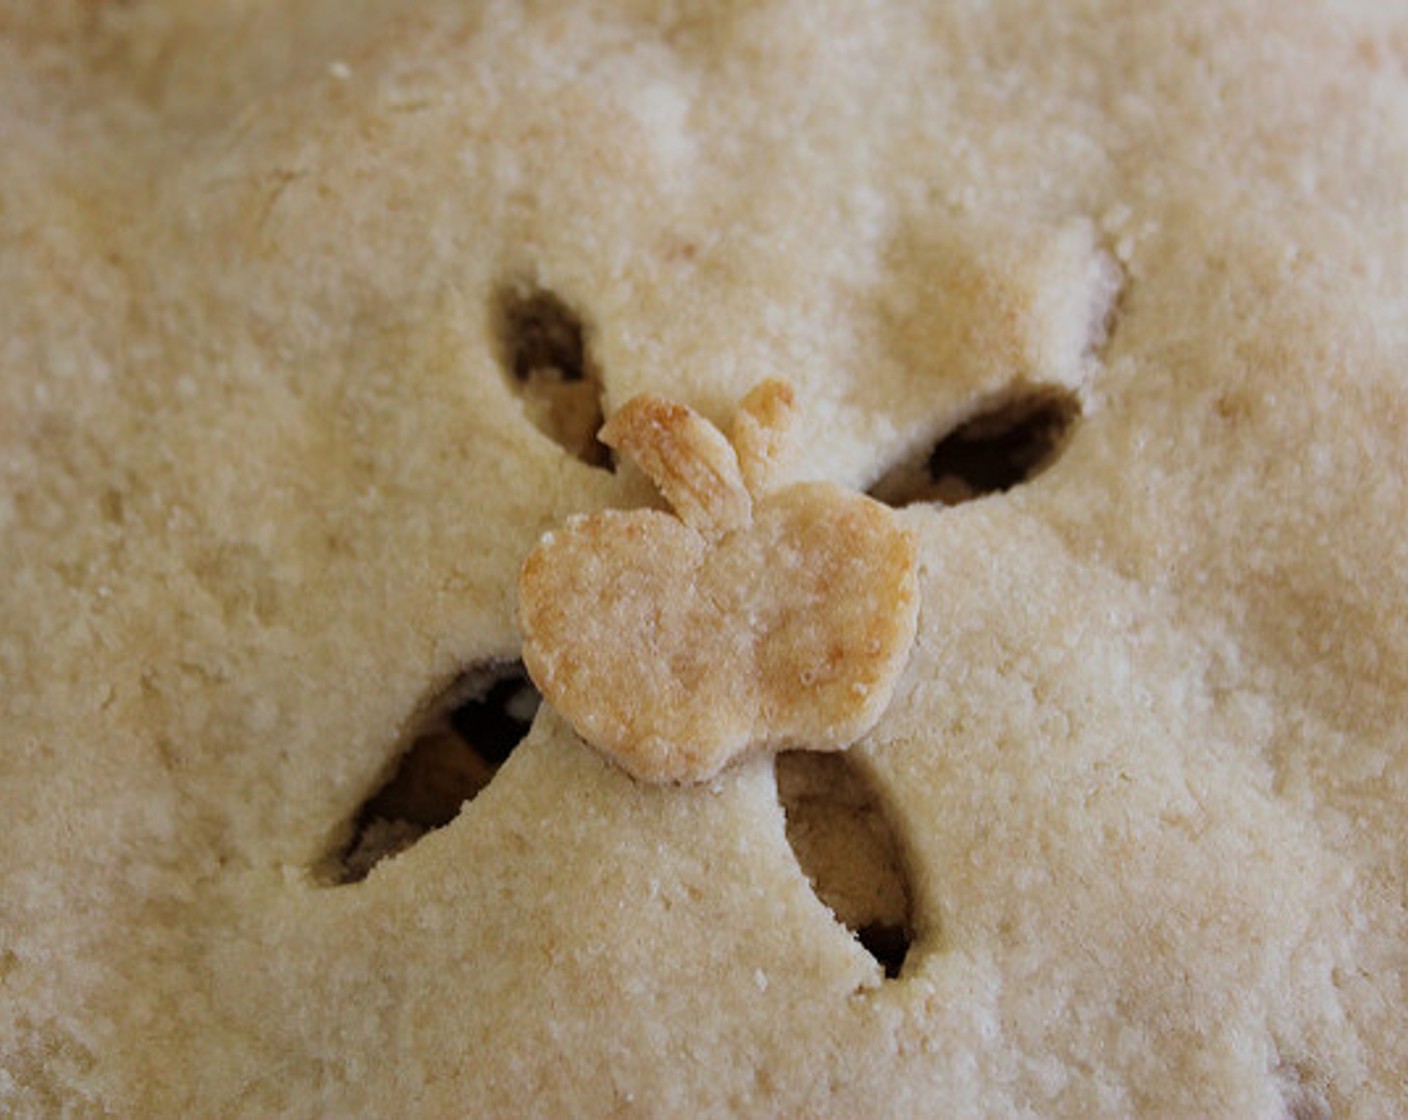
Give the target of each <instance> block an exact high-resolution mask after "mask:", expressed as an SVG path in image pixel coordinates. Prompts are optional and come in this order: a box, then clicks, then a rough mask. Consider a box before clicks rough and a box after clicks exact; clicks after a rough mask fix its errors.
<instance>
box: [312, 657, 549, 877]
mask: <svg viewBox="0 0 1408 1120" xmlns="http://www.w3.org/2000/svg"><path fill="white" fill-rule="evenodd" d="M539 700H540V697H539V695H538V690H537V689H536V688H534V687H533V682H532V681H530V680H529V679H528V674H527V672H526V671H525V670H524V668H523V664H522V662H514V663H512V664H507V665H503V664H501V665H497V666H492V667H488V668H484V669H478V670H473V671H471V672H469V673H466V674H463V675H462V676H461V677H460V678H459V680H458V681H457V682H456V685H455V687H453V688H452V689H451V690H450V692H449V694H448V695H447V697H446V698H445V700H444V701H443V702H442V703H440V704H438V705H436V706H435V708H434V710H433V714H432V715H431V716H430V717H429V718H428V719H426V720H425V721H424V723H423V724H422V726H421V728H420V729H419V731H418V732H417V733H416V734H415V735H414V736H413V737H412V739H411V745H410V746H409V748H407V750H406V752H405V754H403V755H402V756H401V759H400V762H399V763H398V764H397V766H396V769H395V771H394V772H393V773H392V774H391V777H390V778H389V779H388V780H387V781H386V783H385V784H384V785H382V786H381V787H380V788H379V789H378V790H377V791H376V792H375V793H374V794H372V796H371V797H370V798H368V799H367V801H366V802H365V803H364V804H363V805H362V807H361V809H360V810H358V812H357V815H356V820H355V824H354V826H353V832H352V839H351V841H350V842H349V843H348V844H347V845H346V847H345V848H343V850H342V852H341V853H340V854H339V855H338V856H337V858H336V860H335V861H334V866H333V867H332V869H331V874H330V878H331V879H332V881H333V882H335V883H339V884H342V883H356V882H360V881H361V880H363V879H365V878H366V877H367V875H368V874H369V873H370V872H371V870H372V868H373V867H375V866H376V865H377V864H378V863H380V862H381V861H382V860H383V859H386V858H387V857H388V856H393V855H397V854H398V853H400V852H403V851H405V850H406V849H407V848H409V847H411V845H413V844H415V843H416V842H417V841H418V840H420V839H421V837H423V836H425V835H426V834H427V833H430V832H433V831H435V830H436V829H437V828H443V827H444V826H445V825H447V824H449V823H450V822H451V821H452V820H454V819H455V817H456V816H457V815H458V814H459V811H460V809H461V808H462V807H463V806H464V803H465V802H467V801H471V800H473V799H474V798H475V797H476V796H478V794H479V793H480V792H481V791H482V790H483V789H484V787H485V786H487V785H488V784H489V782H490V781H492V780H493V778H494V775H495V774H496V773H497V772H498V769H499V767H500V766H502V765H503V764H504V763H505V762H506V761H507V760H508V757H509V755H510V754H512V753H513V749H514V747H516V746H517V745H518V743H519V742H520V741H521V740H522V738H523V736H524V735H526V734H527V732H528V728H529V726H530V725H531V723H532V721H533V716H534V715H535V714H536V712H537V709H538V703H539Z"/></svg>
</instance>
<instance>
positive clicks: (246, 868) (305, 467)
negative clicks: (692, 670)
mask: <svg viewBox="0 0 1408 1120" xmlns="http://www.w3.org/2000/svg"><path fill="white" fill-rule="evenodd" d="M1406 194H1408V8H1405V6H1404V5H1403V4H1400V3H1379V2H1375V3H1367V2H1366V3H1362V4H1323V5H1317V4H1309V3H1298V2H1297V3H1270V2H1264V3H1249V4H1244V5H1238V6H1237V7H1236V10H1235V11H1232V10H1229V6H1226V5H1221V4H1213V3H1147V4H1137V5H1134V4H1114V3H1110V4H1098V3H1075V2H1070V3H1030V4H1016V3H1014V4H1001V5H986V4H967V3H955V4H944V5H939V4H901V3H894V4H886V3H878V2H875V3H865V4H816V3H802V2H800V0H797V2H792V3H787V2H777V3H766V4H753V3H739V4H733V5H717V4H699V5H687V4H682V3H681V4H646V3H639V4H631V3H627V2H624V0H622V2H620V3H615V4H606V3H603V4H595V5H589V4H571V5H557V4H539V5H535V4H526V3H525V4H510V3H491V4H486V5H481V6H473V7H470V6H466V5H458V4H451V3H435V2H433V0H424V2H415V0H403V2H398V3H395V4H374V3H332V2H330V0H297V2H291V3H288V4H282V5H273V4H267V5H266V4H258V3H248V4H246V3H236V2H234V0H223V2H218V3H195V2H192V3H189V4H181V3H175V2H170V3H159V2H157V0H145V2H144V0H134V2H132V3H128V4H99V3H92V4H80V3H68V4H64V3H58V4H52V5H45V6H43V9H42V10H41V9H40V7H39V6H35V5H31V4H29V3H26V2H21V0H3V2H0V572H3V578H0V1112H4V1113H5V1114H6V1115H14V1116H19V1117H48V1116H73V1117H89V1116H104V1115H113V1116H122V1117H128V1116H132V1117H136V1116H187V1117H202V1116H210V1117H216V1116H219V1117H255V1116H268V1115H287V1116H308V1117H312V1116H343V1117H357V1116H365V1117H378V1116H388V1115H399V1116H421V1117H442V1116H447V1115H502V1116H507V1115H523V1114H525V1113H527V1114H537V1115H543V1116H559V1115H573V1114H576V1115H590V1116H599V1115H622V1116H632V1115H639V1116H667V1115H679V1116H707V1115H814V1116H837V1117H850V1116H858V1115H884V1116H907V1115H949V1116H1069V1117H1087V1116H1124V1115H1136V1116H1149V1117H1187V1116H1214V1115H1216V1116H1240V1117H1259V1118H1265V1120H1273V1118H1275V1120H1280V1118H1283V1117H1295V1118H1297V1120H1303V1118H1310V1117H1314V1118H1319V1117H1328V1116H1334V1117H1382V1116H1392V1115H1400V1114H1403V1113H1404V1112H1405V1111H1408V1089H1405V1084H1408V1028H1405V1022H1404V1013H1403V1007H1404V1004H1405V1000H1408V991H1405V988H1408V980H1406V979H1405V971H1406V970H1408V917H1405V904H1408V843H1405V841H1408V825H1405V823H1404V822H1405V818H1408V746H1405V741H1404V740H1405V717H1404V709H1405V699H1408V621H1405V619H1408V574H1405V573H1408V533H1406V532H1405V530H1404V528H1403V526H1404V520H1405V515H1408V462H1405V459H1408V380H1405V378H1408V373H1406V372H1405V371H1408V277H1405V262H1408V219H1406V218H1405V215H1406V214H1408V211H1405V206H1404V203H1405V195H1406ZM524 285H526V286H528V287H538V288H542V289H545V290H547V291H550V292H552V293H555V295H556V296H557V297H558V298H559V299H560V300H561V301H563V303H564V304H565V305H567V306H569V307H570V308H572V309H574V310H575V311H576V312H577V314H579V315H580V316H581V318H582V320H583V322H584V324H585V325H586V328H587V330H586V333H587V341H588V345H589V348H590V351H591V356H592V361H593V364H594V369H595V373H596V374H597V375H598V376H599V377H600V380H601V384H602V387H603V393H604V411H605V413H606V414H608V415H609V414H610V412H611V411H612V410H613V409H614V408H616V407H618V406H619V405H620V404H621V403H622V402H624V401H625V400H627V399H629V398H630V397H631V396H633V395H634V394H636V393H638V392H640V391H643V390H650V391H654V392H657V393H661V394H663V395H666V396H669V397H671V398H674V399H678V400H681V401H685V402H687V403H689V404H691V405H693V406H694V407H696V408H698V409H699V410H701V411H702V412H703V413H704V414H705V415H707V416H709V417H710V418H711V419H712V420H714V421H715V422H718V423H722V422H724V421H725V420H726V419H727V417H728V414H729V412H730V410H731V409H732V406H733V403H734V402H736V401H737V400H738V399H739V398H740V397H741V396H742V395H743V393H745V392H746V391H747V390H748V389H749V388H751V387H752V386H753V385H755V384H756V383H758V382H759V381H761V380H763V379H764V378H767V377H774V376H778V377H784V378H786V379H787V380H789V381H790V382H791V383H792V384H793V385H794V386H795V387H796V389H797V397H798V401H799V404H800V415H799V419H798V426H799V431H800V432H801V433H802V446H803V455H802V461H801V463H800V464H799V471H798V473H799V476H801V477H807V478H814V479H822V480H827V481H831V482H835V483H840V484H842V485H845V486H850V487H855V488H858V489H864V488H865V487H867V486H869V485H870V484H871V483H873V482H874V481H875V480H876V479H878V478H880V477H881V476H882V475H883V474H885V473H886V472H887V471H888V470H889V469H890V468H892V467H893V466H894V465H895V464H897V463H900V462H902V461H903V460H905V459H907V458H912V457H913V456H914V455H916V454H922V453H923V451H924V450H925V449H926V448H927V447H928V446H930V445H932V444H933V442H934V441H935V440H936V439H937V438H938V437H939V436H940V435H942V434H943V433H945V432H946V431H948V430H949V429H951V428H953V427H954V426H955V425H958V424H960V423H962V422H963V421H964V420H966V419H968V418H969V417H971V416H973V415H975V414H977V413H980V412H982V411H983V410H984V409H986V408H988V407H989V406H990V405H991V404H992V403H993V402H995V401H1000V400H1002V399H1004V398H1006V397H1010V396H1012V395H1013V394H1020V393H1022V392H1025V391H1026V387H1028V386H1043V387H1047V388H1048V389H1053V390H1059V391H1062V392H1066V393H1069V394H1073V395H1074V399H1075V400H1076V401H1077V402H1078V404H1079V408H1080V414H1081V415H1080V419H1079V421H1078V422H1077V423H1076V424H1075V425H1074V426H1073V427H1072V429H1071V430H1070V432H1069V433H1068V436H1067V439H1066V442H1065V444H1064V445H1063V447H1062V448H1061V453H1060V455H1059V458H1057V459H1056V461H1055V462H1054V463H1053V464H1052V465H1051V466H1050V467H1049V468H1048V469H1047V470H1046V471H1044V472H1043V473H1041V474H1040V475H1039V476H1037V477H1035V478H1034V479H1032V480H1031V481H1030V482H1028V483H1026V484H1025V485H1022V486H1019V487H1016V488H1014V489H1012V490H1010V491H1008V492H1006V493H1001V494H994V495H991V496H989V497H986V498H983V499H981V500H979V501H974V502H969V503H966V504H963V505H959V506H956V507H953V508H942V507H937V506H930V505H923V506H915V507H911V508H910V509H908V510H907V511H906V512H905V513H904V514H903V515H902V521H903V523H904V525H905V526H906V527H907V528H908V529H909V530H910V532H912V534H913V535H914V539H915V541H916V544H917V548H918V551H919V585H920V586H919V591H920V596H921V604H920V612H919V624H918V636H917V639H916V646H915V650H914V654H913V656H912V658H911V661H910V663H909V665H908V668H907V669H906V672H905V674H904V676H903V678H902V679H901V681H900V683H899V686H898V689H897V691H896V695H895V698H894V701H893V702H892V704H891V706H890V708H889V709H888V711H887V713H886V715H885V716H884V717H883V718H882V720H881V721H880V723H879V725H878V726H877V727H876V729H875V730H874V732H873V733H872V734H871V735H870V736H868V737H867V738H866V739H865V740H864V741H863V742H862V743H860V744H859V745H857V746H856V747H854V748H852V751H851V755H850V757H852V758H853V760H854V761H855V763H856V765H857V766H858V767H860V768H861V769H862V770H863V772H864V773H865V774H866V775H867V776H868V777H869V779H870V783H871V785H872V786H873V788H874V789H876V790H878V791H879V794H878V796H879V797H880V798H881V801H882V803H883V806H884V810H885V813H886V815H887V816H888V819H889V822H890V826H891V827H892V829H893V830H894V832H895V834H896V837H897V842H898V844H899V847H900V850H901V851H902V852H903V860H904V863H905V874H906V878H907V884H908V891H909V895H910V906H911V909H912V920H913V923H914V926H915V931H914V932H915V938H914V942H913V945H912V946H911V948H910V952H909V956H908V958H907V960H906V962H905V965H904V969H903V971H902V973H901V975H900V976H899V977H898V978H896V979H891V980H886V979H884V978H883V977H882V975H881V971H880V967H879V965H878V964H877V963H876V961H875V960H873V959H872V958H871V957H870V956H869V955H868V954H867V953H866V952H865V951H864V950H863V949H862V948H861V947H860V946H859V945H858V944H857V943H856V942H855V941H854V940H853V939H852V938H851V937H850V935H849V934H848V933H847V931H846V930H845V929H844V928H843V927H842V926H840V925H838V924H837V923H836V922H835V921H833V919H832V917H831V915H830V914H829V913H828V911H827V910H826V908H825V907H824V906H823V905H822V903H821V902H819V901H818V900H817V898H816V896H815V895H814V894H813V893H812V891H811V889H810V888H809V886H808V882H807V879H806V877H805V875H804V874H803V873H802V871H801V870H800V868H799V867H798V864H797V861H796V858H795V857H794V855H793V853H792V850H791V848H790V847H789V845H788V842H787V837H786V834H785V830H784V816H783V812H782V809H781V808H780V806H779V802H778V796H777V791H776V787H775V783H774V776H773V771H772V768H771V766H770V764H769V762H768V760H767V759H766V758H755V759H752V760H749V761H747V762H745V763H744V764H743V765H742V766H740V767H738V768H736V769H733V770H730V771H727V772H726V773H725V774H724V775H723V776H721V777H720V778H719V779H718V780H717V781H716V782H715V783H713V784H712V785H709V786H706V787H704V788H702V789H694V790H674V789H658V788H649V787H645V786H641V785H638V784H636V783H634V782H633V781H631V780H630V779H629V778H627V777H625V776H624V775H623V774H622V773H621V772H620V771H619V770H616V769H614V768H613V767H611V766H610V765H609V764H608V763H606V762H605V761H603V760H602V759H601V758H600V757H599V756H598V755H597V754H595V753H594V752H591V751H589V750H586V749H585V748H583V746H582V745H581V744H580V743H579V742H577V741H576V739H575V738H574V737H573V736H572V735H571V734H570V732H569V731H568V729H567V728H566V726H565V724H564V723H563V722H562V721H561V720H560V719H559V718H558V717H557V716H556V714H555V713H553V712H552V711H550V710H543V711H542V712H541V713H540V714H539V716H538V718H537V721H536V723H535V725H534V727H533V730H532V732H531V734H530V735H529V737H528V739H527V740H526V741H525V742H524V743H523V744H522V745H521V746H520V747H519V749H518V750H517V751H516V752H515V753H514V755H513V757H512V759H511V760H510V761H509V763H508V764H507V765H506V766H505V767H504V769H502V770H501V771H500V772H499V774H498V776H497V777H496V778H495V779H494V780H493V782H492V783H491V784H490V785H489V786H488V788H487V789H486V790H485V791H484V792H483V793H482V794H480V796H479V797H478V798H476V799H475V800H474V801H473V802H471V803H470V804H469V805H468V807H467V808H466V809H464V810H463V811H462V812H461V813H460V815H459V816H458V817H457V818H456V819H455V820H454V821H453V822H452V823H450V824H449V825H448V826H446V827H444V828H442V829H440V830H438V831H435V832H433V833H431V834H430V835H428V836H427V837H425V838H424V839H423V840H421V841H420V842H419V843H418V844H415V845H414V846H413V847H411V848H410V849H408V850H407V851H406V852H404V853H403V854H402V855H400V856H398V857H396V858H393V859H388V860H385V861H383V862H382V863H381V864H379V865H378V866H377V867H376V868H375V869H374V870H373V871H372V872H371V874H370V876H369V877H367V878H366V879H365V880H364V881H362V882H358V883H351V884H346V885H341V886H333V885H330V882H329V880H328V879H327V877H326V876H325V875H322V874H320V870H319V869H320V868H323V867H325V865H326V861H327V859H328V857H329V853H331V852H335V851H336V850H338V848H339V846H340V845H341V844H344V843H345V842H346V841H347V838H348V836H349V833H350V831H351V829H352V827H353V820H354V818H355V816H356V814H357V812H358V809H359V807H360V806H361V805H362V804H363V803H364V802H365V801H366V799H367V798H368V797H369V796H370V795H371V794H372V793H373V792H374V791H375V790H376V789H377V788H378V786H379V785H380V784H381V783H382V781H383V780H384V779H385V777H386V774H387V772H388V770H389V769H390V768H391V767H392V766H393V764H394V761H395V759H396V757H397V755H398V754H399V753H400V752H401V751H402V750H403V749H404V747H405V745H406V741H407V737H408V736H409V735H410V734H411V733H412V732H413V730H414V728H415V726H416V724H417V721H419V720H421V719H423V718H424V713H425V710H426V706H427V705H430V704H433V702H434V701H435V699H436V698H437V697H438V696H439V695H440V694H441V693H442V692H443V690H444V689H445V688H446V687H447V686H448V685H449V683H450V682H451V681H452V680H453V679H454V677H455V676H456V674H458V673H459V672H460V671H462V670H463V669H465V668H466V667H470V666H475V665H480V664H483V663H485V662H488V661H494V660H500V659H512V658H514V657H516V656H517V652H518V637H517V634H516V632H515V625H514V618H515V604H514V599H513V589H514V584H515V580H516V577H517V572H518V567H519V565H520V563H521V561H522V559H523V557H524V556H525V555H526V554H527V553H528V551H529V550H530V548H531V547H532V545H533V543H534V542H535V541H537V539H538V538H539V536H540V535H541V533H543V532H544V531H545V530H546V529H548V528H549V527H551V526H553V525H555V524H558V523H560V522H561V521H562V520H563V519H564V518H565V517H566V516H567V515H569V514H572V513H578V512H585V511H591V510H596V509H600V508H604V507H607V506H633V505H636V504H639V503H640V502H641V501H642V492H641V488H640V486H639V485H638V483H639V480H638V479H634V478H632V477H631V476H630V475H629V474H628V473H625V472H623V473H622V474H620V475H613V474H612V473H610V472H608V471H605V470H600V469H596V468H593V467H590V466H588V465H586V464H584V463H582V462H580V461H579V460H578V459H576V458H574V457H572V456H571V455H569V454H568V453H567V452H565V451H564V450H562V449H561V448H560V447H559V446H558V445H557V444H556V443H554V442H553V441H552V440H551V439H549V438H547V437H546V436H545V435H543V434H542V432H540V430H539V428H538V427H536V426H535V424H534V423H533V422H532V420H531V419H530V416H529V412H531V410H525V408H524V406H523V405H522V403H521V402H520V401H519V399H518V397H517V396H516V395H515V393H514V391H513V390H512V388H511V386H510V383H509V380H508V378H506V376H505V373H504V354H503V342H502V340H501V339H500V338H499V337H498V334H497V332H498V330H499V326H498V324H499V318H500V316H499V314H498V312H497V310H496V309H497V308H499V307H501V305H502V300H503V298H504V297H503V293H504V292H505V291H507V290H511V289H513V288H514V287H515V286H524Z"/></svg>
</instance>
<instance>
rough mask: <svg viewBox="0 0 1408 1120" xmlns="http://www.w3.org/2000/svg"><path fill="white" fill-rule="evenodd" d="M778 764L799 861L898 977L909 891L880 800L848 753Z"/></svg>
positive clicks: (784, 758)
mask: <svg viewBox="0 0 1408 1120" xmlns="http://www.w3.org/2000/svg"><path fill="white" fill-rule="evenodd" d="M776 765H777V792H778V798H779V799H780V800H781V802H782V808H783V811H784V813H785V814H786V818H787V841H788V843H789V844H790V845H791V846H792V851H793V853H794V854H795V855H796V857H797V863H798V864H799V865H800V867H801V869H802V871H803V872H805V874H806V876H807V879H808V881H809V882H810V883H811V886H812V890H814V891H815V892H816V895H817V897H818V898H819V899H821V901H822V902H823V903H825V904H826V906H827V907H828V908H829V909H830V910H831V912H832V913H833V914H834V915H835V916H836V920H837V921H838V922H840V923H841V924H842V925H844V926H845V927H846V928H847V929H848V930H850V931H851V933H852V934H853V935H854V936H855V938H856V940H857V941H859V942H860V944H861V945H862V946H863V947H864V948H865V950H866V951H867V952H868V953H869V954H870V955H871V956H872V957H874V958H875V960H876V961H877V962H878V963H879V965H880V967H881V969H882V970H883V972H884V974H885V976H886V978H887V979H894V978H895V977H897V976H899V975H900V970H901V969H902V968H903V966H904V962H905V958H906V957H907V956H908V954H909V949H910V945H911V943H912V942H913V940H914V928H913V920H912V915H911V901H910V900H911V896H912V892H911V890H910V886H909V882H908V878H907V875H906V872H905V867H904V861H903V859H902V857H901V854H900V848H899V844H898V842H897V840H896V836H895V831H894V828H893V826H892V825H891V823H890V821H889V819H888V818H887V816H886V814H885V812H884V809H883V807H882V805H881V802H880V799H879V797H877V795H876V793H875V791H874V790H873V789H872V788H871V784H870V782H869V780H868V779H867V777H866V776H865V774H864V773H862V771H861V769H860V767H859V766H857V765H856V763H855V762H854V761H853V760H852V759H851V758H850V757H849V756H848V755H846V754H844V753H818V752H814V751H789V752H786V753H784V754H780V755H778V756H777V763H776Z"/></svg>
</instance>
